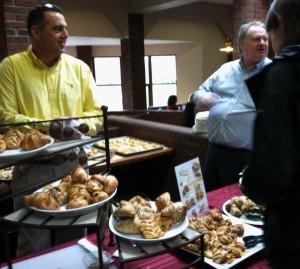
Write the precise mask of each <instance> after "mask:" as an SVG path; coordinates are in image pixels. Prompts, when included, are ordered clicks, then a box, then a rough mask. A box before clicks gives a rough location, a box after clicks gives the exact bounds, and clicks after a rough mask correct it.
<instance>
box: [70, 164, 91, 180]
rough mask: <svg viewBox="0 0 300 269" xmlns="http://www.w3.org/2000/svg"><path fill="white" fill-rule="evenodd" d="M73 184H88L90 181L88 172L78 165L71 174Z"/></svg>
mask: <svg viewBox="0 0 300 269" xmlns="http://www.w3.org/2000/svg"><path fill="white" fill-rule="evenodd" d="M71 177H72V183H82V184H84V183H86V182H87V181H88V174H87V172H86V171H85V170H84V169H83V168H82V167H81V166H80V165H76V166H75V167H74V169H73V171H72V173H71Z"/></svg>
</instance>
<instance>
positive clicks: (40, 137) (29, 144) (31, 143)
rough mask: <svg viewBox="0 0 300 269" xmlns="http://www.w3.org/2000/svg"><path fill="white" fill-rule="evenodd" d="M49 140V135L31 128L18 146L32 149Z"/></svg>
mask: <svg viewBox="0 0 300 269" xmlns="http://www.w3.org/2000/svg"><path fill="white" fill-rule="evenodd" d="M49 142H50V136H49V135H45V134H42V133H41V132H40V131H38V130H36V129H33V130H31V131H30V132H28V133H26V134H25V136H24V138H23V140H22V142H21V145H20V146H21V148H22V149H26V150H32V149H36V148H40V147H42V146H44V145H46V144H48V143H49Z"/></svg>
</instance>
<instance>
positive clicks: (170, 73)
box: [94, 55, 177, 111]
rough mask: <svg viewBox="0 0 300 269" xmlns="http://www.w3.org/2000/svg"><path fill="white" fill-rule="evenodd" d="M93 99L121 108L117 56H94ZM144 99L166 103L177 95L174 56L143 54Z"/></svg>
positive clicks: (164, 104)
mask: <svg viewBox="0 0 300 269" xmlns="http://www.w3.org/2000/svg"><path fill="white" fill-rule="evenodd" d="M94 64H95V80H96V85H97V90H96V98H97V100H98V101H99V103H100V104H102V105H106V106H108V110H109V111H113V110H114V111H116V110H123V102H122V85H121V67H120V57H95V58H94ZM145 79H146V98H147V100H146V102H147V107H149V106H166V105H167V100H168V97H169V96H170V95H177V85H176V83H177V82H176V80H177V79H176V57H175V55H163V56H145Z"/></svg>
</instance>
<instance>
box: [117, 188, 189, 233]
mask: <svg viewBox="0 0 300 269" xmlns="http://www.w3.org/2000/svg"><path fill="white" fill-rule="evenodd" d="M154 203H155V205H156V209H153V207H152V206H151V202H150V201H147V200H145V199H144V198H142V197H141V196H138V195H137V196H134V197H133V198H131V199H130V200H129V201H125V200H122V201H121V202H120V205H119V207H118V208H117V209H116V210H115V211H114V213H113V214H114V217H115V218H116V219H117V220H118V221H117V223H116V225H115V229H116V230H117V231H119V232H121V233H125V234H141V235H143V237H144V238H146V239H154V238H159V237H161V236H163V235H164V234H165V233H166V232H167V231H168V230H170V229H171V228H172V225H173V224H175V223H178V222H181V221H183V220H184V218H185V216H186V209H187V208H186V205H185V204H184V203H182V202H175V203H174V202H172V201H171V197H170V194H169V193H168V192H165V193H163V194H161V195H160V196H159V197H157V198H156V199H155V201H154Z"/></svg>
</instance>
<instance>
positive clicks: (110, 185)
mask: <svg viewBox="0 0 300 269" xmlns="http://www.w3.org/2000/svg"><path fill="white" fill-rule="evenodd" d="M117 187H118V180H117V178H116V177H115V176H113V175H108V176H106V178H105V180H104V191H105V192H106V193H108V194H112V193H113V192H114V191H115V190H116V189H117Z"/></svg>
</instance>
